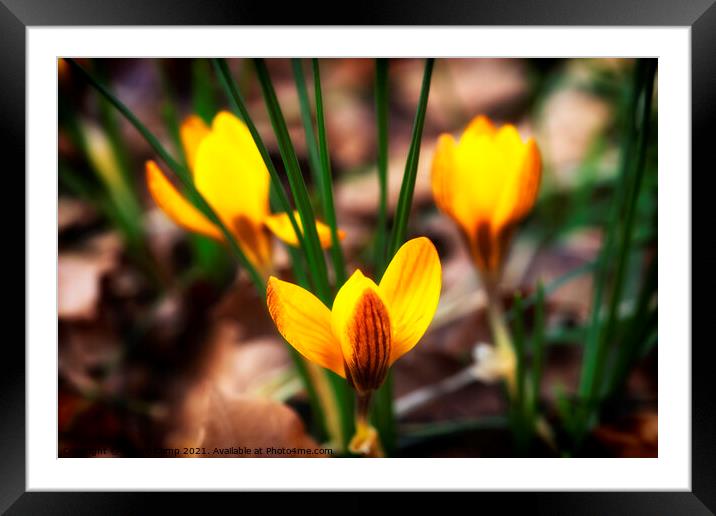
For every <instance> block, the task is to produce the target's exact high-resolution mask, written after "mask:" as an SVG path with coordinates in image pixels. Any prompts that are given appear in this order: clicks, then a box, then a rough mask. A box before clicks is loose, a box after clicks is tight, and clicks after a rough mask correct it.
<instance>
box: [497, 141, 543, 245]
mask: <svg viewBox="0 0 716 516" xmlns="http://www.w3.org/2000/svg"><path fill="white" fill-rule="evenodd" d="M520 143H521V142H520ZM513 154H514V156H516V158H514V159H516V163H514V164H513V165H512V167H511V168H510V169H508V170H507V173H506V176H507V177H506V178H505V187H504V189H503V191H502V195H501V196H500V200H499V203H498V205H497V208H496V209H495V213H494V214H493V217H492V220H491V227H492V231H493V233H497V232H499V231H500V230H501V229H502V228H504V227H505V226H507V225H509V224H513V223H516V222H518V221H519V220H521V219H522V218H524V217H525V216H526V215H527V214H528V213H529V212H530V210H532V207H533V206H534V203H535V201H536V199H537V194H538V192H539V184H540V179H541V174H542V166H541V159H540V154H539V149H538V148H537V145H536V143H535V141H534V140H533V139H532V138H530V139H529V140H528V141H527V143H526V144H524V145H521V146H520V148H515V149H514V151H513Z"/></svg>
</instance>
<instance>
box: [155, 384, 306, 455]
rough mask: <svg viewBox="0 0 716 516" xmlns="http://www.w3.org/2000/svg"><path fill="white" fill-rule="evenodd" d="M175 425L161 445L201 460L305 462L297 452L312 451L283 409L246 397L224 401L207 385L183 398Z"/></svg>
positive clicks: (295, 421)
mask: <svg viewBox="0 0 716 516" xmlns="http://www.w3.org/2000/svg"><path fill="white" fill-rule="evenodd" d="M177 423H178V424H177V426H176V427H175V429H174V430H173V431H172V432H170V434H169V437H168V439H167V446H168V447H169V448H172V449H179V450H182V449H183V448H184V447H193V448H200V449H202V451H203V453H204V454H203V455H200V456H202V457H220V458H221V457H299V456H300V457H305V456H306V455H305V454H302V453H301V452H300V451H299V450H297V449H310V450H312V451H313V450H315V449H316V448H318V444H317V443H316V442H315V441H314V440H313V439H312V438H311V437H310V436H309V435H308V434H307V433H306V430H305V427H304V426H303V423H302V422H301V420H300V419H299V417H298V416H297V415H296V413H295V412H294V411H293V410H291V409H290V408H289V407H287V406H286V405H283V404H282V403H279V402H277V401H273V400H266V399H257V398H251V397H248V396H235V397H227V396H224V395H223V394H222V393H221V392H220V391H219V390H217V389H216V388H215V387H214V386H213V385H212V384H210V383H209V382H201V383H199V384H198V386H197V387H195V388H194V389H193V390H192V391H191V392H190V393H189V395H188V396H186V398H185V403H184V406H183V407H182V408H181V410H180V416H179V420H178V422H177ZM246 450H250V451H251V453H248V451H246ZM179 456H182V457H190V456H197V455H182V454H181V453H180V454H179Z"/></svg>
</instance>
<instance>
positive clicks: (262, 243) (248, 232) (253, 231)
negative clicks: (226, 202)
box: [233, 216, 272, 275]
mask: <svg viewBox="0 0 716 516" xmlns="http://www.w3.org/2000/svg"><path fill="white" fill-rule="evenodd" d="M233 233H234V236H235V237H236V239H237V240H238V241H239V246H240V247H241V250H242V251H243V252H244V254H245V255H246V258H248V260H249V261H250V262H251V263H252V264H253V265H254V266H255V267H256V268H257V269H259V271H260V272H262V273H263V274H264V275H267V274H268V272H269V271H270V270H271V265H272V261H271V251H272V249H271V236H270V235H269V234H268V232H267V231H266V230H265V229H264V225H263V224H261V223H257V222H255V221H254V220H253V219H251V218H249V217H244V216H238V217H236V218H235V219H234V224H233Z"/></svg>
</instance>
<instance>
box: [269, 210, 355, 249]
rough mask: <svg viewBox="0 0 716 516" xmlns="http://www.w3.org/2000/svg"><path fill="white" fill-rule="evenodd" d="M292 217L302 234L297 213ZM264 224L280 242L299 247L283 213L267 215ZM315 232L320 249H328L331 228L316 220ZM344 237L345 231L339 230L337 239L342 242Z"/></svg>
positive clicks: (288, 221)
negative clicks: (319, 242)
mask: <svg viewBox="0 0 716 516" xmlns="http://www.w3.org/2000/svg"><path fill="white" fill-rule="evenodd" d="M293 216H294V217H295V219H296V224H298V229H299V230H300V231H301V232H303V224H302V222H301V217H300V216H299V214H298V212H297V211H294V212H293ZM264 223H265V224H266V226H267V227H268V228H269V229H270V230H271V232H272V233H273V234H274V235H276V236H277V237H278V238H280V239H281V240H282V241H284V242H286V243H287V244H288V245H292V246H294V247H298V246H299V242H298V237H297V236H296V232H295V231H294V230H293V226H292V225H291V219H290V218H289V216H288V213H286V212H283V213H276V214H274V215H269V216H268V217H266V219H265V220H264ZM316 231H317V232H318V238H319V240H320V241H321V247H323V248H324V249H328V248H329V247H331V245H332V244H333V239H332V237H331V228H330V227H329V226H327V225H326V224H324V223H323V222H320V221H318V220H317V221H316ZM345 236H346V234H345V231H343V230H341V229H339V230H338V239H339V240H343V239H344V238H345Z"/></svg>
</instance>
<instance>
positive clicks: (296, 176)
mask: <svg viewBox="0 0 716 516" xmlns="http://www.w3.org/2000/svg"><path fill="white" fill-rule="evenodd" d="M254 65H255V69H256V75H257V77H258V79H259V84H260V85H261V91H262V93H263V96H264V102H265V104H266V110H267V111H268V114H269V118H270V119H271V125H272V126H273V130H274V133H275V134H276V139H277V140H278V146H279V150H280V152H281V159H282V160H283V164H284V167H285V168H286V175H287V176H288V181H289V185H290V187H291V193H292V194H293V200H294V202H295V204H296V209H297V210H298V213H299V215H300V217H301V223H302V226H303V230H304V235H303V236H304V239H305V241H306V255H307V258H308V264H309V267H310V268H311V272H312V274H313V276H314V278H315V280H316V287H317V290H318V291H317V294H318V297H319V298H320V299H321V300H322V301H323V302H324V303H326V304H327V305H330V304H331V303H332V299H331V292H330V289H329V286H328V270H327V268H326V261H325V258H324V256H323V250H322V248H321V244H320V240H319V239H318V232H317V231H316V224H315V220H316V217H315V214H314V211H313V207H312V206H311V201H310V197H309V195H308V189H307V188H306V182H305V181H304V179H303V175H302V174H301V167H300V165H299V163H298V158H297V157H296V151H295V149H294V147H293V143H292V142H291V137H290V135H289V133H288V127H287V126H286V120H285V119H284V116H283V113H282V111H281V106H280V105H279V102H278V98H277V97H276V91H275V90H274V87H273V83H272V82H271V77H270V76H269V72H268V68H267V67H266V63H265V62H264V60H263V59H255V60H254Z"/></svg>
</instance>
